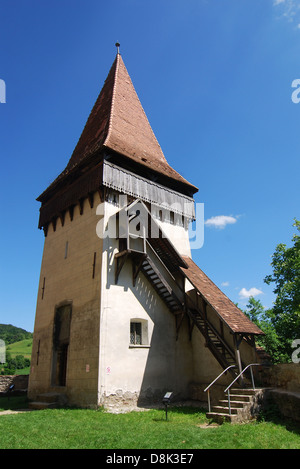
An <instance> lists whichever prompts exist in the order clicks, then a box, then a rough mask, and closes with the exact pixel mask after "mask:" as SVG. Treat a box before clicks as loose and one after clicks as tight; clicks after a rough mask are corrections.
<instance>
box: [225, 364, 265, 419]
mask: <svg viewBox="0 0 300 469" xmlns="http://www.w3.org/2000/svg"><path fill="white" fill-rule="evenodd" d="M260 365H261V363H250V364H249V365H247V366H246V367H245V368H244V369H243V370H242V371H241V372H240V374H239V375H238V376H237V377H236V378H235V379H234V380H233V381H232V382H231V383H230V384H229V386H227V388H226V389H225V391H224V392H226V391H227V395H228V408H229V415H231V407H230V393H229V389H230V388H231V386H232V385H233V384H234V383H235V382H236V381H237V380H238V379H239V377H240V376H241V375H242V374H243V373H244V372H245V371H246V370H247V368H249V367H250V373H251V381H252V386H253V390H254V391H255V384H254V377H253V371H252V366H260Z"/></svg>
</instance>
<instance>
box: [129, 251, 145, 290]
mask: <svg viewBox="0 0 300 469" xmlns="http://www.w3.org/2000/svg"><path fill="white" fill-rule="evenodd" d="M145 257H146V256H144V255H141V256H140V259H139V261H138V263H137V264H136V263H135V261H134V258H132V284H133V286H134V287H135V282H136V279H137V276H138V274H139V271H140V270H141V267H142V264H143V262H144V260H145Z"/></svg>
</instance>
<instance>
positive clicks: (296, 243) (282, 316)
mask: <svg viewBox="0 0 300 469" xmlns="http://www.w3.org/2000/svg"><path fill="white" fill-rule="evenodd" d="M293 226H295V227H296V229H297V231H298V234H295V235H294V236H293V238H292V242H293V245H292V246H291V247H287V246H286V245H285V244H282V243H281V244H278V246H277V247H276V249H275V252H274V254H273V256H272V262H271V266H272V269H273V274H271V275H267V276H266V277H265V279H264V281H265V283H266V284H268V285H270V284H271V283H274V284H275V288H274V293H275V294H276V300H275V302H274V307H273V309H272V313H270V322H271V324H272V325H273V327H274V328H275V331H276V334H277V337H278V339H279V341H280V344H279V352H280V353H281V355H282V357H283V356H285V357H286V358H287V359H288V361H290V357H291V354H292V351H293V349H292V347H291V344H292V341H293V340H294V339H299V338H300V221H299V220H296V219H295V223H294V224H293Z"/></svg>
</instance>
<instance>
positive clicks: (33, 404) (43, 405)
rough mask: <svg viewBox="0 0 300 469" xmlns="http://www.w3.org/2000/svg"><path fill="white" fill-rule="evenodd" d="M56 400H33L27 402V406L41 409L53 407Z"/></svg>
mask: <svg viewBox="0 0 300 469" xmlns="http://www.w3.org/2000/svg"><path fill="white" fill-rule="evenodd" d="M56 404H57V403H56V402H42V401H34V402H29V404H28V407H29V409H34V410H43V409H54V408H55V407H56Z"/></svg>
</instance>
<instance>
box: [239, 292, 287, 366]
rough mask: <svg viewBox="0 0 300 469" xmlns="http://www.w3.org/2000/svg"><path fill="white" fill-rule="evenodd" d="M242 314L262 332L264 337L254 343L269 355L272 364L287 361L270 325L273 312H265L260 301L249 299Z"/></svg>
mask: <svg viewBox="0 0 300 469" xmlns="http://www.w3.org/2000/svg"><path fill="white" fill-rule="evenodd" d="M244 313H245V314H246V316H248V317H249V319H251V321H252V322H254V323H255V324H256V325H257V326H258V327H259V328H260V329H261V330H262V331H263V332H264V334H265V335H264V336H258V337H257V339H256V343H257V345H259V346H261V347H263V348H264V349H265V351H266V352H267V353H268V354H269V355H270V357H271V360H272V362H273V363H280V362H285V361H288V359H289V357H288V355H287V354H286V353H284V352H283V351H282V349H281V341H280V338H279V337H278V335H277V332H276V330H275V327H274V325H273V323H272V319H273V310H272V309H267V310H265V309H264V307H263V305H262V303H261V301H260V300H256V299H255V298H253V297H250V298H249V302H248V304H247V310H246V311H244Z"/></svg>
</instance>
